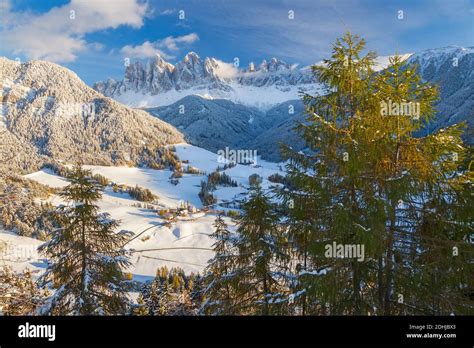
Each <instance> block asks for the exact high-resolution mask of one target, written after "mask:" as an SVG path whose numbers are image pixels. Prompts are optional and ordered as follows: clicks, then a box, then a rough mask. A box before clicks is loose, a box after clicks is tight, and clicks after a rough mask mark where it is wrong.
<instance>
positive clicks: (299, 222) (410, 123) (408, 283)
mask: <svg viewBox="0 0 474 348" xmlns="http://www.w3.org/2000/svg"><path fill="white" fill-rule="evenodd" d="M364 46H365V42H364V40H361V39H359V38H358V37H356V36H352V35H351V34H346V35H345V36H344V37H343V38H342V39H340V40H337V42H336V44H335V45H334V48H333V55H332V58H331V59H330V60H326V61H325V64H324V65H321V66H315V67H314V71H315V73H316V75H317V77H318V79H319V81H320V82H322V83H323V84H325V85H326V86H327V93H326V94H325V95H324V96H320V97H313V96H310V95H306V96H305V97H304V102H305V105H306V110H307V113H308V117H307V122H306V123H305V124H300V125H299V126H298V127H297V130H298V131H299V133H300V134H301V135H302V137H303V138H304V140H305V142H306V145H307V149H308V151H306V153H302V152H296V151H293V150H292V149H291V148H290V147H284V148H283V154H284V156H285V157H286V158H288V159H289V162H288V165H287V182H288V184H287V185H286V188H285V189H283V190H282V191H280V195H281V197H282V199H283V202H284V203H285V207H286V215H287V226H288V236H289V243H290V245H291V248H292V251H293V253H294V256H295V257H296V259H297V260H298V265H297V267H295V269H294V270H293V273H294V278H295V280H296V286H295V287H294V296H295V302H296V304H297V305H298V306H299V307H300V308H301V312H302V314H367V313H368V314H386V315H393V314H449V313H451V312H454V313H469V312H470V311H472V308H473V305H472V301H471V303H470V304H469V303H468V302H469V301H468V299H467V297H466V296H465V293H466V292H469V290H468V289H472V287H469V274H471V276H472V265H471V263H470V262H469V259H470V258H472V244H471V245H470V244H469V235H471V234H472V212H468V211H467V210H466V208H465V207H466V206H469V205H471V206H472V196H471V195H468V194H466V187H467V185H468V183H469V182H470V180H472V172H470V171H469V170H462V171H461V170H459V169H458V166H459V164H460V161H462V159H463V157H464V152H465V149H464V147H463V145H462V142H461V140H460V135H461V126H462V125H457V126H452V127H450V128H448V129H443V130H440V131H439V132H437V133H435V134H431V135H428V136H426V137H415V136H414V135H413V134H414V133H415V132H417V131H419V130H420V129H421V127H422V126H423V122H430V121H431V120H432V119H433V117H434V113H435V112H434V109H433V103H434V101H435V100H436V98H437V91H436V88H434V87H432V86H430V85H428V84H425V83H423V82H422V81H421V79H420V77H419V76H418V74H417V72H416V68H415V67H410V66H407V65H406V64H404V63H402V62H401V60H400V59H399V58H395V59H392V60H391V66H390V67H389V68H388V69H386V70H385V71H383V72H382V73H375V72H374V71H373V68H372V67H373V66H374V57H375V54H374V53H373V52H369V53H367V54H366V55H362V51H363V49H364ZM470 178H471V179H470ZM333 243H337V244H338V245H342V246H352V245H353V246H357V245H358V246H364V255H363V257H362V258H361V259H357V258H354V257H348V255H342V257H341V256H338V255H335V254H334V253H333V254H332V255H331V253H329V254H327V253H326V252H325V251H326V250H327V247H328V246H332V245H333ZM329 250H330V249H329ZM456 251H457V252H456Z"/></svg>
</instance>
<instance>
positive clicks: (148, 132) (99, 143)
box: [0, 58, 184, 171]
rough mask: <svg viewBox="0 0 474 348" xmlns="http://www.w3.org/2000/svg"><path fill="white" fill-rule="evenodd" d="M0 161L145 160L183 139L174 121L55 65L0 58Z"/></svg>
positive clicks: (26, 166)
mask: <svg viewBox="0 0 474 348" xmlns="http://www.w3.org/2000/svg"><path fill="white" fill-rule="evenodd" d="M0 88H1V89H2V97H1V100H0V101H1V102H2V105H1V109H0V110H1V114H0V144H1V146H0V163H2V166H3V168H15V169H23V170H26V171H29V170H33V169H35V168H37V167H38V165H40V164H41V163H43V162H45V161H50V160H51V159H54V160H59V161H61V160H63V161H67V162H75V161H78V160H81V161H83V162H85V163H88V164H126V163H130V164H137V165H139V164H146V163H147V161H149V160H150V159H153V157H154V156H155V150H156V149H157V148H159V147H162V146H163V145H167V144H174V143H178V142H182V141H183V139H184V138H183V136H182V134H181V133H180V132H179V131H177V130H176V129H175V128H174V127H173V126H170V125H169V124H167V123H165V122H163V121H160V120H158V119H156V118H154V117H152V116H150V115H149V114H148V113H146V112H145V111H141V110H134V109H131V108H129V107H126V106H124V105H122V104H120V103H118V102H116V101H114V100H112V99H110V98H106V97H104V96H103V95H102V94H100V93H98V92H96V91H95V90H93V89H92V88H90V87H88V86H87V85H86V84H85V83H83V82H82V81H81V80H80V79H79V77H78V76H77V75H76V74H75V73H73V72H71V71H70V70H68V69H66V68H64V67H61V66H59V65H56V64H53V63H49V62H44V61H30V62H27V63H24V64H19V63H17V62H15V61H11V60H8V59H6V58H0Z"/></svg>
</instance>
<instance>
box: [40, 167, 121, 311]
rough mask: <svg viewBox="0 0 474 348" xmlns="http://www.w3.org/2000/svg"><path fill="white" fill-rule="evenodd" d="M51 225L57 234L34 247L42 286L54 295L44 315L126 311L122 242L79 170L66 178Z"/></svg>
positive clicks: (92, 183)
mask: <svg viewBox="0 0 474 348" xmlns="http://www.w3.org/2000/svg"><path fill="white" fill-rule="evenodd" d="M67 179H68V180H69V182H70V184H69V185H68V186H67V187H66V188H65V189H64V190H63V192H62V193H61V194H60V195H61V197H62V198H63V199H64V200H65V201H66V202H67V204H66V205H60V206H59V207H58V208H57V210H56V211H55V213H54V216H53V217H54V219H55V220H56V222H57V224H58V225H59V226H60V228H58V229H56V230H55V231H53V233H52V235H51V239H50V240H49V241H48V242H46V243H45V244H43V245H42V246H41V247H40V251H41V252H43V253H44V254H45V255H46V256H47V257H48V259H49V261H50V264H49V266H48V269H47V271H46V272H45V274H44V275H43V277H42V278H41V284H42V285H44V286H45V285H48V284H51V285H53V286H54V287H56V288H57V289H56V290H55V293H54V295H53V297H52V298H51V299H50V301H49V304H48V305H47V306H46V307H45V308H44V312H45V313H47V314H54V315H114V314H124V313H125V312H126V311H127V306H128V298H127V295H126V291H127V287H126V282H124V280H123V275H122V269H123V268H125V267H126V266H128V265H129V261H128V255H127V254H126V252H125V251H124V250H123V248H122V246H123V245H124V244H125V241H126V237H125V236H123V235H121V234H118V233H116V232H115V229H116V228H117V226H118V222H117V221H115V220H112V219H111V218H110V216H109V215H108V214H106V213H99V211H98V210H99V209H98V206H97V205H96V202H97V201H98V200H99V199H100V198H101V196H102V190H103V187H102V186H101V185H100V184H99V183H98V182H97V181H96V180H94V179H93V178H92V173H91V172H90V171H88V170H84V169H82V168H81V167H80V166H79V165H77V166H75V167H74V169H73V170H72V171H71V172H70V173H69V174H68V175H67Z"/></svg>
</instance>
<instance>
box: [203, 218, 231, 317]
mask: <svg viewBox="0 0 474 348" xmlns="http://www.w3.org/2000/svg"><path fill="white" fill-rule="evenodd" d="M214 228H215V229H214V232H213V233H212V234H211V238H212V239H213V240H215V243H214V244H213V249H214V252H215V256H214V257H213V258H212V259H211V260H209V265H208V266H207V268H206V270H205V271H204V274H205V277H204V282H205V287H204V294H203V295H204V298H205V300H204V303H203V306H202V308H201V312H203V313H204V314H207V315H232V314H236V312H235V308H234V306H235V303H236V301H237V299H236V291H235V289H236V287H237V284H236V282H235V272H234V269H235V267H236V255H235V248H234V242H235V241H234V240H233V236H232V233H231V232H230V231H229V230H228V228H227V224H226V223H225V221H224V219H223V217H222V215H219V216H217V218H216V220H215V222H214Z"/></svg>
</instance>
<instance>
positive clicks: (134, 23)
mask: <svg viewBox="0 0 474 348" xmlns="http://www.w3.org/2000/svg"><path fill="white" fill-rule="evenodd" d="M147 9H148V4H147V3H143V2H139V1H138V0H115V1H90V0H71V2H70V3H68V4H66V5H63V6H60V7H54V8H52V9H51V10H49V11H48V12H46V13H43V14H39V15H36V14H31V13H27V12H8V13H6V14H5V16H6V17H9V18H10V20H7V21H6V22H5V23H4V26H3V27H2V30H1V32H0V35H1V36H2V44H3V46H4V48H5V49H7V50H9V51H11V52H12V53H13V54H18V55H20V54H21V55H25V56H26V57H28V58H30V59H46V60H50V61H54V62H71V61H74V60H75V59H76V57H77V53H79V52H81V51H84V50H86V49H87V47H88V45H87V42H86V41H85V39H84V36H85V35H86V34H88V33H92V32H95V31H98V30H104V29H109V28H112V29H114V28H117V27H119V26H121V25H128V26H131V27H132V28H140V27H141V26H142V25H143V20H144V18H145V17H146V15H147ZM7 10H8V8H7Z"/></svg>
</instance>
